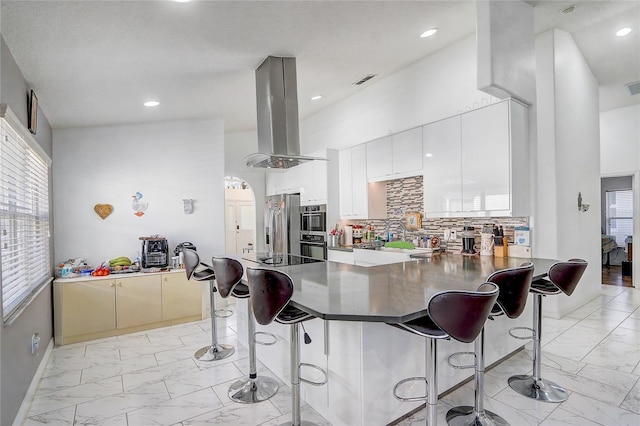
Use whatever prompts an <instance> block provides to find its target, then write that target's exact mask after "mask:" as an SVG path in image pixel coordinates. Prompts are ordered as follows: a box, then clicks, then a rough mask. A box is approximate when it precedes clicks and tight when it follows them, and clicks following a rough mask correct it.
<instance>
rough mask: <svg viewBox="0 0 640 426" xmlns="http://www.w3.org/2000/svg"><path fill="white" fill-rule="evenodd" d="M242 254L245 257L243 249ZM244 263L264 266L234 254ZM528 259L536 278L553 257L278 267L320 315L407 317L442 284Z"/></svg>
mask: <svg viewBox="0 0 640 426" xmlns="http://www.w3.org/2000/svg"><path fill="white" fill-rule="evenodd" d="M244 257H248V256H247V255H244ZM236 258H237V259H238V260H240V261H241V262H242V263H243V265H244V266H245V268H246V267H252V268H256V267H265V266H261V265H259V264H258V263H256V262H252V261H249V260H245V259H242V258H241V257H240V256H237V257H236ZM527 261H531V262H533V264H534V265H535V270H534V279H536V278H540V277H543V276H545V275H546V273H547V271H548V269H549V267H550V266H551V265H552V264H554V263H555V262H557V261H556V260H552V259H524V258H514V257H492V256H491V257H489V256H461V255H459V254H452V253H447V254H442V255H440V256H434V257H431V258H428V259H415V260H410V261H408V262H403V263H394V264H391V265H380V266H373V267H369V268H365V267H361V266H356V265H348V264H344V263H337V262H318V263H309V264H304V265H296V266H283V267H276V268H273V269H277V270H279V271H281V272H284V273H286V274H288V275H289V276H290V277H291V279H292V280H293V283H294V285H295V292H294V294H293V298H292V301H291V303H292V304H293V305H294V306H296V307H298V308H300V309H302V310H304V311H306V312H309V313H310V314H312V315H315V316H316V317H318V318H322V319H324V320H340V321H367V322H389V323H397V322H405V321H408V320H411V319H414V318H418V317H420V316H422V315H424V314H425V313H426V306H427V302H428V300H429V298H430V297H431V296H432V295H433V294H435V293H437V292H440V291H443V290H452V289H455V290H476V289H477V288H478V286H479V285H480V284H482V283H483V282H484V281H485V279H486V278H487V277H488V276H489V275H491V274H492V273H493V272H495V271H497V270H501V269H506V268H512V267H516V266H519V265H521V264H522V263H524V262H527Z"/></svg>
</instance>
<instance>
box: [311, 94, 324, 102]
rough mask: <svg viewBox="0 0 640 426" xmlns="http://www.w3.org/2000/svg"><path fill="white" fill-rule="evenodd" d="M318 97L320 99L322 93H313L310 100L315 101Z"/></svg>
mask: <svg viewBox="0 0 640 426" xmlns="http://www.w3.org/2000/svg"><path fill="white" fill-rule="evenodd" d="M318 99H322V95H315V96H313V97H312V98H311V100H312V101H317V100H318Z"/></svg>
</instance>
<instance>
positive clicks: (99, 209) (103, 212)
mask: <svg viewBox="0 0 640 426" xmlns="http://www.w3.org/2000/svg"><path fill="white" fill-rule="evenodd" d="M93 211H95V212H96V213H98V216H100V217H101V218H102V219H105V218H106V217H107V216H109V215H110V214H111V212H112V211H113V206H112V205H111V204H96V205H95V206H93Z"/></svg>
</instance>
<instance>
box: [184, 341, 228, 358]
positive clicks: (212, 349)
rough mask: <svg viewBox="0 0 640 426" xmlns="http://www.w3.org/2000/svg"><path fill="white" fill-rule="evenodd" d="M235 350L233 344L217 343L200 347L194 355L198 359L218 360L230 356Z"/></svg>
mask: <svg viewBox="0 0 640 426" xmlns="http://www.w3.org/2000/svg"><path fill="white" fill-rule="evenodd" d="M235 351H236V349H235V348H234V347H233V346H230V345H222V344H220V343H216V344H215V345H210V346H205V347H204V348H201V349H198V350H197V351H196V353H195V354H194V355H193V357H194V358H195V359H197V360H198V361H218V360H221V359H225V358H227V357H230V356H231V355H233V353H234V352H235Z"/></svg>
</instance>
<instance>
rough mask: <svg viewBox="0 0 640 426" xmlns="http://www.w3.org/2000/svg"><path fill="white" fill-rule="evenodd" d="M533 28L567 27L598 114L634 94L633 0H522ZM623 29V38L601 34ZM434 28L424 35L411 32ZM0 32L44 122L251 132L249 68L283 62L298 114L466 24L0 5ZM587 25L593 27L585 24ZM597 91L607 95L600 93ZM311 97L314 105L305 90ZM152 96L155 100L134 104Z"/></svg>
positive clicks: (339, 13) (215, 7)
mask: <svg viewBox="0 0 640 426" xmlns="http://www.w3.org/2000/svg"><path fill="white" fill-rule="evenodd" d="M528 3H530V4H532V5H534V6H535V12H536V31H537V32H541V31H544V30H546V29H549V28H553V27H557V28H561V29H564V30H566V31H569V32H571V33H572V34H573V35H574V37H575V39H576V42H577V43H578V45H579V47H580V48H581V50H582V51H583V54H584V56H585V58H586V60H587V62H588V63H589V65H590V66H591V68H592V70H593V71H594V74H595V75H596V78H597V79H598V81H599V82H600V84H601V85H602V87H601V109H611V108H614V107H619V106H624V105H628V104H631V103H638V102H639V100H638V98H639V97H640V96H639V95H636V96H635V97H632V96H630V95H629V94H628V92H627V93H626V94H625V93H624V91H625V90H626V88H624V83H628V82H631V81H635V80H640V25H639V22H640V3H639V2H638V1H606V2H603V1H595V2H590V1H579V2H577V3H578V7H577V8H576V11H574V12H573V13H572V14H567V15H562V14H560V13H559V10H561V9H563V8H564V7H567V6H569V5H570V4H573V3H575V2H566V1H529V2H528ZM623 24H624V25H626V26H630V27H632V28H634V32H632V34H631V35H630V36H628V37H626V38H625V39H619V38H617V37H615V35H613V32H615V30H617V29H618V28H619V27H620V26H622V25H623ZM431 27H438V28H439V29H440V31H439V32H438V33H437V34H436V36H434V37H432V38H430V39H420V38H419V37H418V35H419V34H420V33H422V32H423V31H424V30H426V29H428V28H431ZM0 28H1V30H2V35H3V37H4V38H5V41H6V42H7V45H8V46H9V49H10V50H11V52H12V54H13V56H14V57H15V59H16V62H17V63H18V65H19V67H20V68H21V69H22V71H23V74H24V77H25V79H26V80H27V81H28V83H29V84H30V86H31V87H32V88H33V89H34V90H35V91H36V93H37V94H38V99H39V102H40V105H41V108H42V109H43V111H44V112H45V114H46V115H47V117H48V118H49V121H50V122H51V125H52V126H53V127H54V128H65V127H85V126H96V125H111V124H122V123H133V122H145V121H155V120H173V119H191V118H204V117H223V118H224V120H225V128H226V131H236V130H249V129H254V128H255V123H256V112H255V80H254V69H255V68H256V67H257V66H258V65H259V64H260V62H261V61H262V59H263V58H264V57H265V56H267V55H286V56H295V57H296V58H297V71H298V98H299V104H300V117H301V118H304V117H306V116H309V115H311V114H313V113H315V112H317V111H318V110H320V109H322V108H325V107H327V106H328V105H331V104H332V103H334V102H336V101H338V100H340V99H343V98H344V97H346V96H349V95H350V94H353V93H354V92H356V91H358V90H362V88H364V87H366V85H363V86H360V87H358V86H354V85H353V84H352V83H354V82H355V81H357V80H359V79H360V78H361V77H363V76H365V75H366V74H378V77H376V78H375V79H373V80H372V81H371V82H370V83H368V84H375V82H376V81H377V80H380V79H381V78H383V77H384V76H387V75H389V74H390V73H392V72H394V71H396V70H398V69H400V68H402V67H404V66H406V65H408V64H410V63H412V62H414V61H416V60H418V59H419V58H422V57H424V56H426V55H428V54H430V53H432V52H434V51H435V50H438V49H441V48H443V47H445V46H447V45H448V44H450V43H452V42H454V41H456V40H458V39H460V38H463V37H466V36H469V35H471V34H473V33H474V31H475V4H474V2H470V1H386V2H385V1H273V2H272V1H256V2H252V1H193V2H189V3H177V2H173V1H6V0H3V1H2V6H1V26H0ZM593 30H595V32H592V31H593ZM610 89H611V90H610ZM616 91H618V92H619V93H616ZM315 94H322V95H323V98H322V99H321V100H320V101H317V102H312V101H310V100H309V99H310V97H311V96H313V95H315ZM151 98H154V99H157V100H158V101H160V102H161V105H160V106H159V107H156V108H145V107H143V106H142V102H143V101H145V100H147V99H151Z"/></svg>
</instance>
